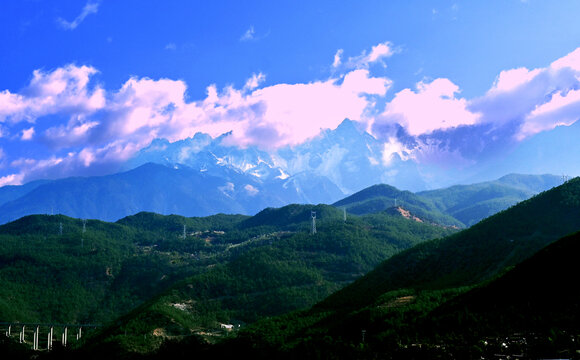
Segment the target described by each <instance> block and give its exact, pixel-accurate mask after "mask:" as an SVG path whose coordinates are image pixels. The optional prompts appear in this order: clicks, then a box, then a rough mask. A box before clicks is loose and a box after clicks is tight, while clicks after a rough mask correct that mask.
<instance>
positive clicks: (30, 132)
mask: <svg viewBox="0 0 580 360" xmlns="http://www.w3.org/2000/svg"><path fill="white" fill-rule="evenodd" d="M33 137H34V127H31V128H28V129H25V130H22V137H21V139H22V140H24V141H27V140H32V138H33Z"/></svg>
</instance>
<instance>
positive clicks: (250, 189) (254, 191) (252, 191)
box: [244, 184, 260, 196]
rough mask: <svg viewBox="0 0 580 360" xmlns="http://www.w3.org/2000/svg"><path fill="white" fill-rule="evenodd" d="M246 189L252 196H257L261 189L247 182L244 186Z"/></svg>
mask: <svg viewBox="0 0 580 360" xmlns="http://www.w3.org/2000/svg"><path fill="white" fill-rule="evenodd" d="M244 189H245V190H246V192H247V193H248V195H250V196H255V195H257V194H258V193H259V192H260V190H258V189H256V188H255V187H254V186H252V185H250V184H247V185H246V186H244Z"/></svg>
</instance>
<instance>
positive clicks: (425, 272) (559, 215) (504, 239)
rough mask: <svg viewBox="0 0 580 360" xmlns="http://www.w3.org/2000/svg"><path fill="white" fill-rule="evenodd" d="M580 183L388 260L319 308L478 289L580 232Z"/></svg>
mask: <svg viewBox="0 0 580 360" xmlns="http://www.w3.org/2000/svg"><path fill="white" fill-rule="evenodd" d="M578 214H580V178H576V179H573V180H571V181H569V182H567V183H566V184H564V185H561V186H559V187H557V188H554V189H553V190H550V191H546V192H544V193H541V194H539V195H537V196H535V197H534V198H532V199H530V200H526V201H524V202H522V203H520V204H518V205H517V206H514V207H511V208H509V209H508V210H505V211H502V212H500V213H498V214H496V215H494V216H491V217H489V218H487V219H485V220H483V221H481V222H479V223H478V224H476V225H474V226H472V227H471V228H469V229H467V230H464V231H462V232H459V233H457V234H454V235H452V236H450V237H448V238H446V239H440V240H434V241H428V242H425V243H423V244H421V245H419V246H416V247H414V248H412V249H410V250H408V251H405V252H403V253H400V254H398V255H396V256H394V257H392V258H391V259H389V260H387V261H385V262H384V263H382V264H381V265H380V266H378V267H377V268H376V269H374V270H373V271H372V272H370V273H369V274H367V275H366V276H365V277H364V278H361V279H359V280H358V281H356V282H355V283H353V284H352V285H350V286H349V287H347V288H345V289H344V290H342V291H341V292H338V293H336V294H334V295H333V296H331V297H329V298H328V299H327V300H326V301H325V302H323V303H322V304H321V305H320V306H321V307H325V306H330V307H333V308H336V307H337V306H339V307H341V306H347V307H350V306H363V305H367V304H369V303H370V302H372V301H373V299H376V297H378V296H379V295H380V294H382V293H385V292H387V291H391V290H395V289H399V288H418V289H442V288H448V287H456V286H464V285H472V284H476V283H478V282H480V281H483V280H486V279H489V278H490V277H492V276H495V275H496V274H498V273H500V272H501V271H503V270H504V269H505V268H506V267H508V266H513V265H515V264H517V263H519V262H521V261H522V260H524V259H526V258H528V257H529V256H531V255H532V254H533V253H535V252H536V251H538V250H540V249H541V248H542V247H544V246H546V245H548V244H549V243H551V242H553V241H555V240H557V239H558V238H560V237H562V236H564V235H566V234H569V233H571V232H574V231H576V230H578V229H580V216H579V215H578Z"/></svg>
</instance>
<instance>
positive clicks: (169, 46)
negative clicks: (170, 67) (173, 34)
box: [165, 43, 177, 50]
mask: <svg viewBox="0 0 580 360" xmlns="http://www.w3.org/2000/svg"><path fill="white" fill-rule="evenodd" d="M176 49H177V45H175V43H169V44H167V45H165V50H176Z"/></svg>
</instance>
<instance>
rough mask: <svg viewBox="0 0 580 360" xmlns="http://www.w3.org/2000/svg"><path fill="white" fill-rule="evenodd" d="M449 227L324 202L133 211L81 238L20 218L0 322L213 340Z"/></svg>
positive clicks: (51, 222)
mask: <svg viewBox="0 0 580 360" xmlns="http://www.w3.org/2000/svg"><path fill="white" fill-rule="evenodd" d="M311 211H316V213H317V219H316V221H317V233H316V234H311V233H310V231H311V220H312V219H311ZM61 224H62V233H61V230H60V228H61ZM184 226H185V230H186V231H185V237H184V233H183V228H184ZM452 232H453V230H452V229H447V228H443V227H441V226H433V225H430V224H425V223H420V222H416V221H413V220H409V219H405V218H403V217H400V216H390V215H387V214H373V215H366V216H360V217H359V216H353V215H349V216H348V218H347V221H346V222H345V221H344V219H343V212H342V211H340V210H338V209H336V208H334V207H332V206H327V205H318V206H311V205H289V206H286V207H283V208H280V209H266V210H264V211H262V212H260V213H259V214H257V215H256V216H254V217H251V218H249V217H247V216H238V215H215V216H211V217H206V218H184V217H180V216H175V215H171V216H161V215H157V214H153V213H139V214H137V215H134V216H130V217H127V218H124V219H121V220H119V221H118V222H117V223H114V224H112V223H106V222H101V221H95V220H89V221H87V222H86V226H85V232H83V221H82V220H79V219H72V218H68V217H65V216H60V215H58V216H29V217H25V218H22V219H20V220H18V221H15V222H12V223H8V224H5V225H3V226H0V280H1V281H2V284H3V287H2V289H0V294H1V297H0V298H1V299H3V300H2V301H0V319H2V320H4V321H21V322H32V321H38V322H43V323H48V322H58V323H64V322H69V323H103V324H108V323H111V321H113V320H115V319H118V320H115V321H114V322H113V323H112V325H111V327H109V328H107V329H106V330H104V332H103V335H102V336H103V337H102V340H103V342H102V343H112V344H118V345H120V346H122V347H123V348H125V349H130V350H143V349H149V350H150V349H153V348H155V347H156V346H159V345H160V344H161V343H162V342H163V341H166V340H167V339H169V338H172V337H175V336H178V337H182V336H184V335H189V334H191V333H192V332H193V333H200V334H204V333H205V334H220V333H223V330H220V323H227V324H246V323H252V322H255V321H257V320H259V319H261V318H264V317H268V316H274V315H280V314H283V313H286V312H290V311H294V310H297V309H303V308H308V307H310V306H312V305H313V304H315V303H316V302H319V301H321V300H322V299H324V298H325V297H327V296H328V295H329V294H331V293H332V292H334V291H336V290H338V289H340V288H342V287H343V286H344V285H346V284H349V283H351V282H352V281H353V280H355V279H356V278H358V277H360V276H361V275H363V274H365V273H366V272H368V271H370V270H372V269H373V268H374V267H375V266H376V265H377V264H379V263H380V262H381V261H383V260H384V259H386V258H388V257H390V256H392V255H393V254H395V253H397V252H399V251H401V250H404V249H407V248H410V247H412V246H414V245H416V244H418V243H420V242H423V241H426V240H429V239H433V238H437V237H443V236H446V235H449V234H450V233H452ZM123 314H126V315H125V316H124V317H121V318H119V316H121V315H123ZM125 334H128V335H125ZM207 336H210V335H207ZM207 336H206V337H207ZM210 338H211V336H210ZM151 339H154V340H151Z"/></svg>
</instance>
